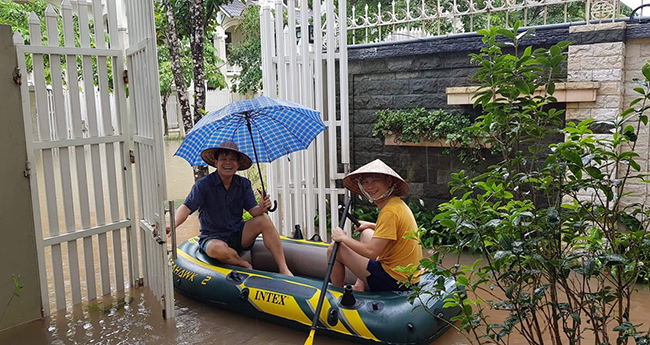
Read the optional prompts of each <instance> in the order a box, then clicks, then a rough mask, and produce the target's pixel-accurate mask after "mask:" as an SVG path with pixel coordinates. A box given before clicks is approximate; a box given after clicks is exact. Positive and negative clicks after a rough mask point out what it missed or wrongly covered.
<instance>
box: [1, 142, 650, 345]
mask: <svg viewBox="0 0 650 345" xmlns="http://www.w3.org/2000/svg"><path fill="white" fill-rule="evenodd" d="M179 144H180V142H178V141H170V142H167V143H166V159H167V162H166V163H167V166H168V169H167V182H168V183H167V187H168V198H169V199H170V200H175V201H177V203H178V202H182V200H183V199H184V198H185V196H186V194H187V192H188V191H189V189H190V187H191V186H192V183H193V178H192V169H191V168H190V167H189V165H188V164H187V163H186V162H185V161H184V160H183V159H181V158H178V157H173V153H174V152H175V151H176V148H177V147H178V145H179ZM177 205H178V204H177ZM198 229H199V227H198V219H197V217H196V214H194V215H191V216H190V217H189V218H188V220H187V221H186V222H185V223H184V224H183V225H181V226H180V227H179V228H178V234H177V239H178V243H181V242H182V241H184V240H186V239H188V238H190V237H193V236H195V235H197V234H198V231H199V230H198ZM448 260H454V261H453V262H455V258H449V259H448ZM473 261H474V258H472V257H470V256H464V257H461V258H460V262H461V264H471V263H472V262H473ZM175 298H176V300H175V306H176V319H175V320H173V321H165V320H163V319H162V317H161V314H162V312H161V310H160V307H159V306H158V303H157V302H156V299H155V297H154V296H153V295H152V294H150V293H149V292H148V290H147V289H143V288H138V289H129V290H128V291H127V292H126V296H115V297H114V298H112V299H104V300H101V301H99V302H97V303H92V304H90V305H87V306H77V307H75V308H74V309H73V310H72V311H68V312H65V313H53V315H52V317H49V318H46V319H44V320H38V321H34V322H31V323H28V324H25V325H22V326H19V327H15V328H12V329H10V330H6V331H3V332H0V344H2V345H13V344H17V345H27V344H30V345H31V344H157V345H168V344H169V345H172V344H303V343H304V341H305V339H306V338H307V336H308V335H309V332H307V331H301V330H294V329H290V328H285V327H281V326H277V325H275V324H272V323H266V322H261V321H257V320H255V319H251V318H248V317H244V316H241V315H238V314H234V313H231V312H228V311H225V310H220V309H217V308H213V307H209V306H206V305H204V304H201V303H199V302H195V301H193V300H190V299H188V298H185V297H183V296H181V295H178V294H176V296H175ZM632 306H633V308H634V309H633V310H632V313H631V314H632V315H633V317H634V320H633V321H634V323H637V324H638V323H643V324H644V326H643V328H642V329H643V330H648V325H649V324H650V322H649V321H648V320H650V290H649V289H648V287H647V286H639V287H638V292H637V293H636V294H634V295H633V303H632ZM492 316H493V317H495V318H499V315H492ZM510 340H511V341H510V343H511V344H526V342H525V341H524V340H523V339H521V338H518V337H516V336H515V337H512V338H511V339H510ZM314 343H315V344H324V345H327V344H340V343H342V342H341V341H338V340H333V339H329V338H326V337H322V336H316V338H315V341H314ZM469 343H470V341H468V340H467V338H466V337H465V335H464V334H463V333H461V332H458V331H456V330H454V329H450V330H449V331H447V333H445V334H444V335H443V336H442V337H440V338H439V339H437V340H436V341H434V342H433V343H432V344H445V345H460V344H469ZM584 343H585V344H590V343H591V344H593V340H592V341H589V339H585V342H584Z"/></svg>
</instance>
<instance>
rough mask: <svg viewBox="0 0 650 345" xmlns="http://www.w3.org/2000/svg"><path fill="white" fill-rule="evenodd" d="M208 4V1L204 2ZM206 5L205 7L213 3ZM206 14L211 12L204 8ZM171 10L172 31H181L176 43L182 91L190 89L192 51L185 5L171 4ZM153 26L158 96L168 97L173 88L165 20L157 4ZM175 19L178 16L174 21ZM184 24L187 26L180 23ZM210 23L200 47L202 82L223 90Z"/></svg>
mask: <svg viewBox="0 0 650 345" xmlns="http://www.w3.org/2000/svg"><path fill="white" fill-rule="evenodd" d="M208 2H209V1H208ZM213 2H214V1H212V2H209V3H213ZM206 6H207V7H206V11H208V10H211V7H210V5H209V4H206ZM172 7H173V8H174V11H177V12H175V13H174V15H175V17H174V18H175V19H176V28H177V29H179V27H182V28H183V30H182V31H181V32H179V42H178V48H179V50H180V55H181V69H182V70H183V77H184V78H183V79H184V80H185V87H186V88H188V87H190V85H191V83H192V79H193V78H194V73H193V68H194V62H193V60H192V51H191V49H190V40H189V34H188V32H189V31H188V25H189V24H187V23H189V11H188V8H189V6H187V2H185V1H172ZM154 16H155V24H156V43H157V45H158V75H159V80H160V94H161V95H165V94H170V93H171V91H172V86H174V77H173V74H172V62H171V60H170V56H169V48H168V43H167V37H166V35H165V32H167V16H166V14H165V8H164V6H163V5H162V4H161V3H160V2H157V4H156V6H155V11H154ZM177 16H180V18H179V17H177ZM183 20H187V23H185V22H183ZM210 23H212V21H208V26H207V27H208V30H206V34H205V44H204V45H203V49H204V58H205V79H206V81H207V84H208V88H210V89H224V88H225V87H226V86H227V84H226V78H225V76H224V75H223V74H222V73H221V70H220V69H219V67H220V66H222V65H223V64H224V62H223V61H222V60H221V59H219V57H218V56H217V55H216V49H215V47H214V45H213V44H212V41H213V40H214V37H213V36H214V30H213V29H210V28H212V27H213V26H214V25H215V24H214V23H212V24H210Z"/></svg>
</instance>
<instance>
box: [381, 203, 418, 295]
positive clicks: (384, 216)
mask: <svg viewBox="0 0 650 345" xmlns="http://www.w3.org/2000/svg"><path fill="white" fill-rule="evenodd" d="M417 229H418V225H417V223H416V222H415V217H413V212H411V209H410V208H409V207H408V206H407V205H406V203H404V201H402V199H400V198H399V197H395V196H393V197H391V198H390V200H388V203H387V204H386V206H384V208H382V209H381V211H380V212H379V217H377V224H376V226H375V234H374V235H373V237H374V238H382V239H387V240H390V242H388V244H387V245H386V247H384V250H383V251H382V252H381V253H379V256H377V261H379V262H380V263H381V266H382V267H383V268H384V271H386V273H388V274H389V275H390V276H391V277H393V278H395V279H396V280H398V281H404V280H406V279H407V277H408V276H407V275H406V274H404V273H402V272H397V271H394V270H393V269H394V268H395V267H397V266H403V267H404V266H407V265H408V264H413V265H418V264H419V263H420V260H421V259H422V247H421V246H420V244H419V243H418V242H417V241H416V240H413V239H407V238H404V236H405V235H406V234H407V232H409V231H415V230H417ZM419 280H420V279H419V277H417V278H415V281H413V282H412V283H417V282H418V281H419Z"/></svg>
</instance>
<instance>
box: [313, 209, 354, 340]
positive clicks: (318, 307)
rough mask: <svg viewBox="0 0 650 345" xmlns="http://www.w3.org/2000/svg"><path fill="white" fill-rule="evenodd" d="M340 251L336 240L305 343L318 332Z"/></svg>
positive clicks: (343, 223) (341, 224) (343, 217)
mask: <svg viewBox="0 0 650 345" xmlns="http://www.w3.org/2000/svg"><path fill="white" fill-rule="evenodd" d="M351 201H352V198H348V200H346V201H345V208H343V215H342V216H341V221H340V224H339V227H340V228H341V229H342V228H343V226H344V225H345V220H346V219H347V216H348V210H349V209H350V202H351ZM338 251H339V243H338V242H334V248H332V255H330V260H329V262H328V263H327V272H326V273H325V279H323V287H321V288H320V296H319V297H318V303H317V304H316V312H315V313H314V318H313V319H312V321H311V331H309V337H307V340H305V345H308V344H313V343H314V334H315V333H316V325H317V324H318V317H319V315H320V311H321V309H323V301H324V300H325V294H326V292H327V285H328V284H329V282H330V276H331V275H332V266H334V260H335V259H336V253H337V252H338Z"/></svg>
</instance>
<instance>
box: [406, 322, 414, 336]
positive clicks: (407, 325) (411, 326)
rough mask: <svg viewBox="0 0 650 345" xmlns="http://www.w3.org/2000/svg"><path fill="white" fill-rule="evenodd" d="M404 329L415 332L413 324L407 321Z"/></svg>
mask: <svg viewBox="0 0 650 345" xmlns="http://www.w3.org/2000/svg"><path fill="white" fill-rule="evenodd" d="M406 330H407V331H408V332H409V333H411V334H412V333H413V332H415V326H414V325H413V324H412V323H410V322H409V323H407V324H406Z"/></svg>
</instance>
